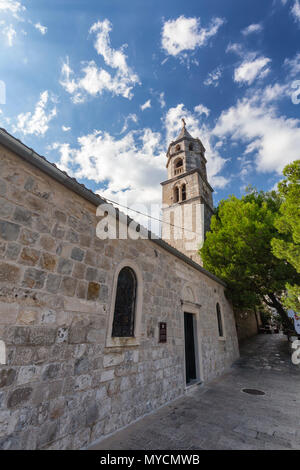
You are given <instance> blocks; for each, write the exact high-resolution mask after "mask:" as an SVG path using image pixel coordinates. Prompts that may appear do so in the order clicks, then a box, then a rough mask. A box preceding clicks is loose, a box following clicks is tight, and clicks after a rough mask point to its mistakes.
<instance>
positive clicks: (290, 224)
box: [271, 160, 300, 312]
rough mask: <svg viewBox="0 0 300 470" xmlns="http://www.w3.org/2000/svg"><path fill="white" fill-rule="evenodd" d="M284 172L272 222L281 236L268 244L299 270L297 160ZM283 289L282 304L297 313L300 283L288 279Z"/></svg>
mask: <svg viewBox="0 0 300 470" xmlns="http://www.w3.org/2000/svg"><path fill="white" fill-rule="evenodd" d="M283 174H284V176H285V177H286V178H285V179H284V180H283V181H281V182H280V183H279V184H278V192H279V195H280V196H281V198H282V204H281V206H280V209H279V215H278V216H277V217H276V219H275V222H274V224H275V227H276V228H277V230H278V232H279V233H280V234H281V235H282V238H281V239H278V238H274V239H273V240H272V241H271V245H272V250H273V253H274V255H275V256H276V257H277V258H279V259H281V260H285V261H287V262H288V263H290V264H291V265H292V266H294V268H295V269H296V270H297V272H298V273H300V160H296V161H295V162H293V163H291V164H290V165H287V166H286V167H285V168H284V170H283ZM286 289H287V295H286V297H285V299H284V300H283V303H284V305H285V306H286V307H287V308H291V309H293V310H296V311H298V312H300V283H297V284H294V285H291V284H290V283H289V282H287V283H286Z"/></svg>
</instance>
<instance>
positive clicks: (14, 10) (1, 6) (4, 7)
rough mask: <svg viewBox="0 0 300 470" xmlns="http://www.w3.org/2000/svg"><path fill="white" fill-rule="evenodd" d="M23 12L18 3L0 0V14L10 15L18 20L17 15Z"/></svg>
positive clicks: (23, 8)
mask: <svg viewBox="0 0 300 470" xmlns="http://www.w3.org/2000/svg"><path fill="white" fill-rule="evenodd" d="M25 10H26V8H25V7H24V6H23V5H22V4H21V3H20V2H17V1H14V0H0V12H2V13H11V14H12V15H13V16H15V17H17V18H18V13H21V12H22V11H25Z"/></svg>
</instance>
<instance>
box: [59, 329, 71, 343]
mask: <svg viewBox="0 0 300 470" xmlns="http://www.w3.org/2000/svg"><path fill="white" fill-rule="evenodd" d="M68 335H69V330H68V328H66V327H63V326H62V327H61V328H58V330H57V337H56V342H57V343H65V342H67V341H68Z"/></svg>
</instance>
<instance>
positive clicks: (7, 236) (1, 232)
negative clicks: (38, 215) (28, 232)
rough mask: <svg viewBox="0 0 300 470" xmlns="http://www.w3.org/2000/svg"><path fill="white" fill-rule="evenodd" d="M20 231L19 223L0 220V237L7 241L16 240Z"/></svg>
mask: <svg viewBox="0 0 300 470" xmlns="http://www.w3.org/2000/svg"><path fill="white" fill-rule="evenodd" d="M19 233H20V225H17V224H14V223H12V222H7V221H5V220H1V221H0V237H1V238H3V240H7V241H16V240H17V238H18V236H19Z"/></svg>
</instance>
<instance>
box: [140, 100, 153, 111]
mask: <svg viewBox="0 0 300 470" xmlns="http://www.w3.org/2000/svg"><path fill="white" fill-rule="evenodd" d="M140 108H141V110H142V111H145V109H149V108H151V100H147V101H146V102H145V103H144V104H142V105H141V106H140Z"/></svg>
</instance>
